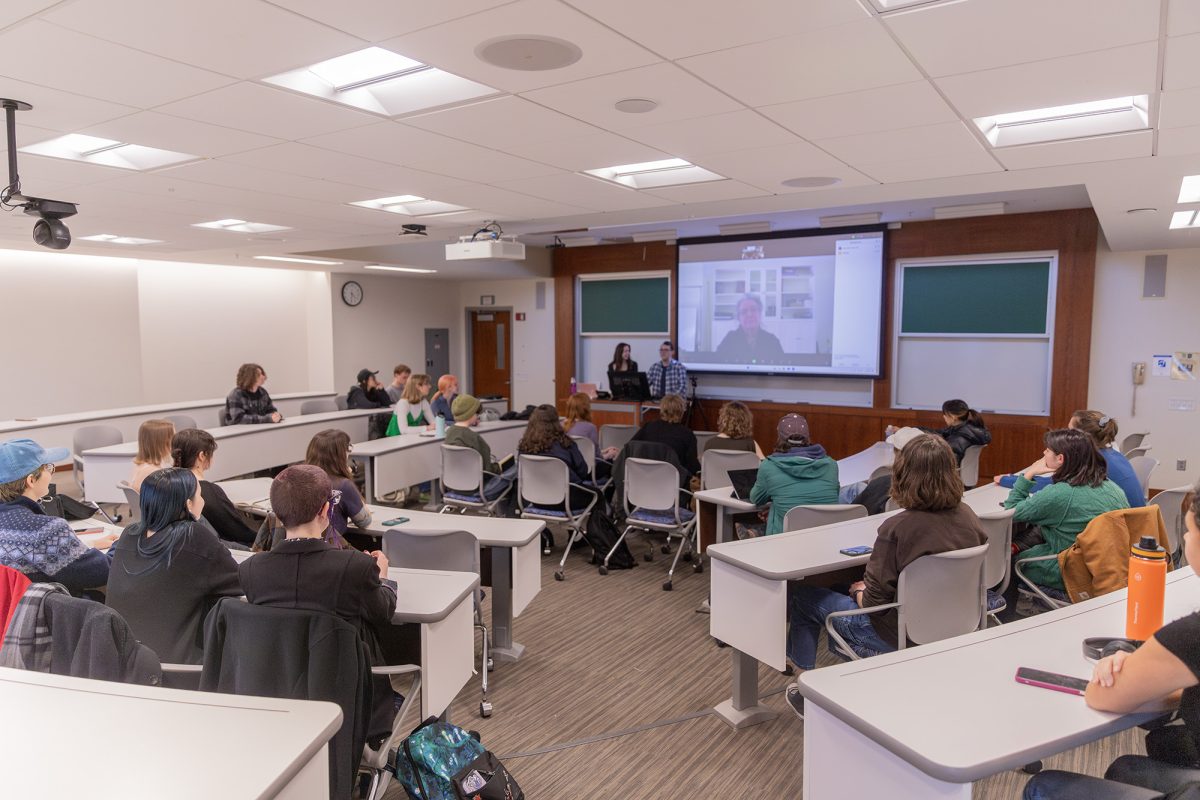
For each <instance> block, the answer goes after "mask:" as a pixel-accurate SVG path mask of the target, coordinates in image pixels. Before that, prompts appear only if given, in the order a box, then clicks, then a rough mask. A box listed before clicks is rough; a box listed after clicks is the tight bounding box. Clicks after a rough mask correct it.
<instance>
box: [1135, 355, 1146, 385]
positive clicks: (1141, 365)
mask: <svg viewBox="0 0 1200 800" xmlns="http://www.w3.org/2000/svg"><path fill="white" fill-rule="evenodd" d="M1145 382H1146V362H1145V361H1138V362H1136V363H1134V365H1133V385H1134V386H1141V385H1142V384H1143V383H1145Z"/></svg>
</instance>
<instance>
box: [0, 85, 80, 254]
mask: <svg viewBox="0 0 1200 800" xmlns="http://www.w3.org/2000/svg"><path fill="white" fill-rule="evenodd" d="M0 106H2V107H3V108H4V115H5V124H6V127H7V130H8V186H6V187H4V190H3V191H2V192H0V206H3V207H4V208H6V209H14V208H20V209H23V210H24V211H25V213H26V214H28V215H29V216H31V217H37V218H38V221H37V222H35V223H34V224H33V241H35V242H37V243H38V244H39V245H41V246H42V247H49V248H50V249H51V250H66V249H67V248H68V247H70V246H71V231H70V230H69V229H68V228H67V226H66V225H65V224H63V220H64V219H66V218H67V217H70V216H73V215H74V214H75V213H76V211H77V210H78V209H77V208H76V207H75V204H74V203H67V202H65V201H62V200H47V199H45V198H42V197H26V196H25V195H23V194H21V178H20V176H19V175H18V174H17V112H18V111H28V110H29V109H31V108H33V106H31V105H29V103H24V102H22V101H20V100H7V99H0Z"/></svg>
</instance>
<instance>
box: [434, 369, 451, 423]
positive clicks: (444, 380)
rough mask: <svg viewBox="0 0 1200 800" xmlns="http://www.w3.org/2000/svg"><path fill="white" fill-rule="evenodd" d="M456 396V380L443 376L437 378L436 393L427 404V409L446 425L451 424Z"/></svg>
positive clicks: (449, 376)
mask: <svg viewBox="0 0 1200 800" xmlns="http://www.w3.org/2000/svg"><path fill="white" fill-rule="evenodd" d="M457 396H458V378H456V377H454V376H453V375H443V376H442V377H440V378H438V390H437V393H436V394H434V396H433V400H432V401H431V402H430V403H429V408H430V410H431V411H433V415H434V416H435V417H441V418H442V419H444V420H446V422H447V424H453V423H454V411H453V409H452V406H453V404H454V398H455V397H457Z"/></svg>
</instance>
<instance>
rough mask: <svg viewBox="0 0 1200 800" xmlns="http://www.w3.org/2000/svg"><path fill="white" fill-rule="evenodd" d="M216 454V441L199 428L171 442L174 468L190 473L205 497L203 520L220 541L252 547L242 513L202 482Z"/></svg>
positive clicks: (220, 491)
mask: <svg viewBox="0 0 1200 800" xmlns="http://www.w3.org/2000/svg"><path fill="white" fill-rule="evenodd" d="M216 452H217V441H216V439H214V438H213V437H212V434H211V433H209V432H208V431H205V430H200V429H199V428H188V429H187V430H183V431H180V432H179V433H177V434H175V436H174V438H172V439H171V456H172V458H174V460H175V466H177V467H180V468H181V469H190V470H191V471H192V473H193V474H194V475H195V476H196V480H198V481H200V494H201V495H202V496H203V497H204V520H205V521H206V522H208V524H209V525H211V526H212V529H213V530H214V531H216V533H217V536H218V537H220V538H221V539H224V540H225V541H228V542H237V543H238V544H241V545H245V546H247V547H249V546H250V545H252V544H254V537H255V535H256V534H255V531H254V529H253V528H251V527H250V526H249V525H247V524H246V520H245V518H244V517H243V516H242V513H241V512H240V511H238V510H237V506H235V505H234V504H233V501H232V500H230V499H229V495H227V494H225V490H224V489H222V488H221V487H220V486H217V485H216V484H215V483H213V482H211V481H206V480H204V473H206V472H208V470H209V469H211V468H212V463H213V455H214V454H215V453H216Z"/></svg>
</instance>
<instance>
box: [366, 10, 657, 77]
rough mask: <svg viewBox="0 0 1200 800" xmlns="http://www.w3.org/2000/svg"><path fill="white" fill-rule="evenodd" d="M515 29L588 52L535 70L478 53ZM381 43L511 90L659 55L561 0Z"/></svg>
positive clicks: (590, 74) (643, 61)
mask: <svg viewBox="0 0 1200 800" xmlns="http://www.w3.org/2000/svg"><path fill="white" fill-rule="evenodd" d="M516 34H519V35H526V36H529V35H532V36H549V37H553V38H555V39H564V40H566V41H569V42H571V43H573V44H574V45H576V46H577V47H579V48H580V50H582V51H583V57H582V58H580V59H579V61H576V62H575V63H574V64H571V65H570V66H567V67H563V68H561V69H555V70H547V71H537V72H534V71H526V70H512V69H505V68H503V67H495V66H492V65H491V64H488V63H486V62H484V61H482V60H480V59H479V58H478V57H477V56H476V55H475V48H476V47H477V46H479V45H480V44H483V43H484V42H487V41H490V40H492V39H496V38H500V37H503V36H511V35H516ZM381 46H382V47H386V48H387V49H388V50H393V51H395V52H397V53H400V54H401V55H405V56H408V57H409V58H415V59H417V60H418V61H421V62H423V63H425V64H431V65H433V66H435V67H439V68H441V69H444V70H446V71H447V72H452V73H454V74H455V75H460V76H462V77H464V78H468V79H470V80H473V81H478V82H479V83H482V84H485V85H487V86H494V87H496V88H498V89H503V90H505V91H508V92H523V91H527V90H529V89H535V88H537V87H539V86H551V85H553V84H556V83H566V82H569V81H576V80H580V79H583V78H590V77H593V76H595V75H604V74H605V73H609V72H616V71H618V70H623V69H630V68H632V67H640V66H643V65H646V64H652V63H654V62H655V61H658V60H659V59H658V58H657V57H656V56H654V55H653V54H652V53H650V52H649V51H647V50H645V49H644V48H642V47H640V46H638V45H636V44H634V43H633V42H631V41H629V40H628V39H626V38H625V37H623V36H620V35H618V34H616V33H614V32H613V31H611V30H610V29H608V28H607V27H605V26H604V25H601V24H600V23H598V22H596V21H594V20H592V19H590V18H589V17H587V16H586V15H584V14H581V13H579V12H578V11H576V10H574V9H572V8H569V7H568V6H565V5H563V4H562V3H559V2H557V0H518V2H515V3H510V4H508V5H505V6H502V7H500V8H496V9H492V10H490V11H483V12H480V13H478V14H472V15H471V16H468V17H463V18H462V19H457V20H454V21H453V22H447V23H444V24H442V25H436V26H434V27H432V28H426V29H425V30H422V31H418V32H416V33H410V34H406V35H404V36H399V37H397V38H394V39H388V40H386V41H384V42H382V43H381Z"/></svg>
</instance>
